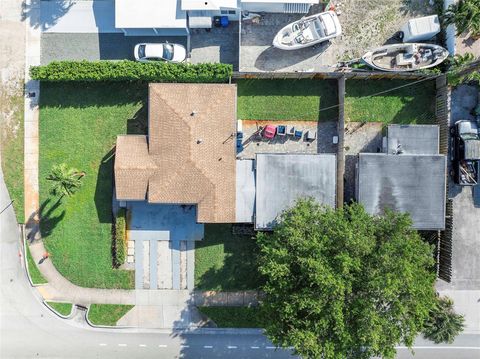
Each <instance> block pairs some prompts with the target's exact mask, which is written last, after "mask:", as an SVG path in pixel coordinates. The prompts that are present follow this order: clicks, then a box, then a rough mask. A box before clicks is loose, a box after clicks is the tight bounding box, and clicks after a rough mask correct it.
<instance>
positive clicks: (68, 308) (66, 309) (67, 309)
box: [47, 302, 73, 316]
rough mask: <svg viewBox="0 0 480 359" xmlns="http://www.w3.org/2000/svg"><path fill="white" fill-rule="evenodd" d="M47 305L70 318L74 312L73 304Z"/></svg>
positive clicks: (57, 303)
mask: <svg viewBox="0 0 480 359" xmlns="http://www.w3.org/2000/svg"><path fill="white" fill-rule="evenodd" d="M47 304H48V305H49V306H50V307H52V308H53V309H54V310H55V311H56V312H58V313H59V314H61V315H63V316H69V315H70V313H71V312H72V306H73V305H72V303H60V302H47Z"/></svg>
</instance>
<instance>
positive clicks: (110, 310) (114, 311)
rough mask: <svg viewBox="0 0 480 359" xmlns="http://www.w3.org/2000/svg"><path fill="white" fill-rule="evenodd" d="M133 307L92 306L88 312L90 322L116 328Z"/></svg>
mask: <svg viewBox="0 0 480 359" xmlns="http://www.w3.org/2000/svg"><path fill="white" fill-rule="evenodd" d="M133 307H134V306H133V305H124V304H92V305H91V306H90V308H89V310H88V320H89V321H90V323H92V324H95V325H109V326H115V325H117V322H118V321H119V320H120V318H122V317H123V316H124V315H125V314H127V312H128V311H129V310H130V309H132V308H133Z"/></svg>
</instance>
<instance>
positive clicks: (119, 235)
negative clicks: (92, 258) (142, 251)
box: [114, 208, 127, 266]
mask: <svg viewBox="0 0 480 359" xmlns="http://www.w3.org/2000/svg"><path fill="white" fill-rule="evenodd" d="M126 217H127V211H126V210H125V208H120V209H119V210H118V213H117V218H116V219H115V231H114V262H115V265H116V266H120V265H122V264H123V263H125V259H126V258H127V220H126Z"/></svg>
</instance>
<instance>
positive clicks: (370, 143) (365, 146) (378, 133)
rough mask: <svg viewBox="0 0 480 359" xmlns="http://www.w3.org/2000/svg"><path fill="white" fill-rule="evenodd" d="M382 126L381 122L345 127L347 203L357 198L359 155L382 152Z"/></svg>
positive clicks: (348, 124)
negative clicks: (356, 185) (356, 183)
mask: <svg viewBox="0 0 480 359" xmlns="http://www.w3.org/2000/svg"><path fill="white" fill-rule="evenodd" d="M382 126H383V124H382V123H381V122H349V123H347V124H346V125H345V140H344V141H345V142H344V146H345V175H344V179H345V184H344V196H345V197H344V199H345V202H350V201H351V200H353V199H354V198H355V177H356V170H355V167H356V165H357V161H358V154H359V153H361V152H366V153H376V152H381V150H382Z"/></svg>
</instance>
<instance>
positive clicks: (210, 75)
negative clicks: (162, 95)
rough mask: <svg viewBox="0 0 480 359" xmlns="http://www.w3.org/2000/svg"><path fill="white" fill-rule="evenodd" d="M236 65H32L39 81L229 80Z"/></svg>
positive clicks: (98, 63)
mask: <svg viewBox="0 0 480 359" xmlns="http://www.w3.org/2000/svg"><path fill="white" fill-rule="evenodd" d="M232 71H233V68H232V65H230V64H220V63H204V64H193V65H192V64H183V63H182V64H178V63H168V62H161V63H142V62H136V61H129V60H122V61H106V60H104V61H86V60H83V61H53V62H51V63H49V64H48V65H44V66H33V67H31V68H30V76H31V77H32V79H34V80H39V81H147V82H227V81H228V79H229V77H230V76H231V74H232Z"/></svg>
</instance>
